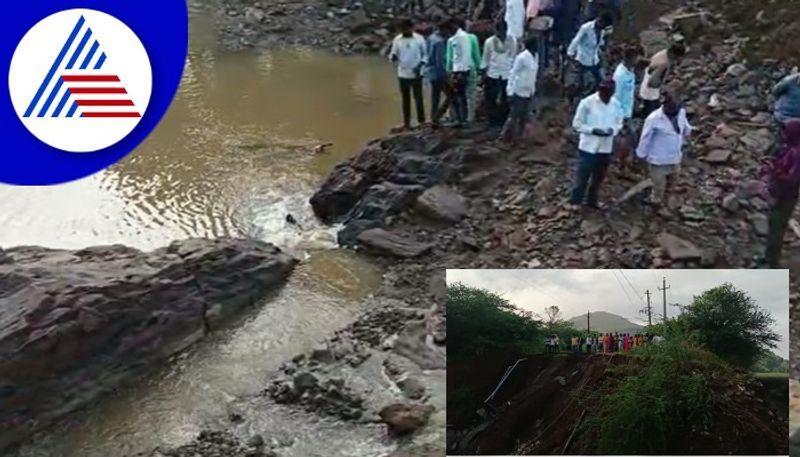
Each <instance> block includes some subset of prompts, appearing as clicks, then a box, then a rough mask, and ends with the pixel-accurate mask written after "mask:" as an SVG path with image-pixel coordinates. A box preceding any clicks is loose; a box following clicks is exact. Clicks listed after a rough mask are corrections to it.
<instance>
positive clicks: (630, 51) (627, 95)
mask: <svg viewBox="0 0 800 457" xmlns="http://www.w3.org/2000/svg"><path fill="white" fill-rule="evenodd" d="M638 58H639V51H638V50H636V49H635V48H627V49H625V52H624V54H623V61H622V62H620V63H619V65H617V69H616V70H615V71H614V84H615V85H616V89H615V91H614V98H616V99H617V101H618V102H619V104H620V106H621V107H622V119H623V120H622V132H620V134H621V135H622V137H621V138H622V139H623V140H624V143H626V144H623V145H620V149H621V150H620V151H619V154H620V158H621V160H622V163H625V164H627V159H628V155H629V154H630V151H632V150H633V149H634V148H635V143H636V139H635V138H636V137H635V133H634V128H633V122H632V120H633V106H634V104H635V94H636V74H635V73H634V67H635V65H636V60H637V59H638Z"/></svg>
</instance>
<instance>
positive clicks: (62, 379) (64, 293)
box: [0, 239, 295, 449]
mask: <svg viewBox="0 0 800 457" xmlns="http://www.w3.org/2000/svg"><path fill="white" fill-rule="evenodd" d="M3 258H4V261H3V262H2V263H1V264H0V449H3V448H4V447H6V446H8V445H9V444H12V443H14V442H15V441H19V440H21V439H23V438H25V437H26V436H27V434H28V433H30V432H32V431H34V430H36V429H37V428H40V427H42V426H44V425H47V424H48V423H49V422H51V421H53V420H55V419H57V418H59V417H60V416H63V415H65V414H68V413H70V412H72V411H73V410H75V409H77V408H79V407H80V406H83V405H85V404H86V403H87V402H89V401H91V400H93V399H94V398H96V397H97V396H99V395H100V394H102V393H104V392H107V391H109V390H111V389H114V388H116V387H118V386H119V385H121V384H122V383H123V382H126V381H130V380H132V379H133V378H134V377H136V376H137V375H140V374H142V373H143V372H144V371H146V370H147V369H148V368H150V367H152V366H154V365H155V364H156V363H157V362H159V361H162V360H164V359H166V358H168V357H169V356H171V355H173V354H175V353H177V352H179V351H181V350H183V349H185V348H187V347H188V346H190V345H192V344H193V343H195V342H196V341H198V340H200V339H202V338H203V337H204V335H205V334H206V333H207V332H208V331H210V330H212V329H214V328H216V327H218V326H219V325H221V324H222V323H223V322H224V321H225V320H226V319H227V318H230V317H232V316H235V315H237V314H238V313H240V312H241V311H242V310H243V309H244V308H246V307H248V306H251V305H253V304H254V303H255V302H256V301H257V300H259V299H261V298H263V297H264V296H265V294H267V293H268V292H270V291H272V290H275V289H276V288H277V287H279V285H280V284H282V283H283V281H284V280H285V279H286V277H287V276H288V275H289V273H290V272H291V271H292V269H293V267H294V265H295V260H294V259H293V258H291V257H290V256H288V255H287V254H284V253H283V252H281V251H280V250H279V249H278V248H277V247H275V246H273V245H270V244H267V243H264V242H260V241H255V240H242V239H217V240H207V239H189V240H185V241H179V242H174V243H172V244H171V245H169V246H168V247H165V248H162V249H157V250H155V251H152V252H148V253H144V252H141V251H138V250H136V249H132V248H128V247H125V246H119V245H115V246H101V247H92V248H87V249H82V250H79V251H65V250H54V249H46V248H39V247H19V248H13V249H8V250H5V251H4V252H3Z"/></svg>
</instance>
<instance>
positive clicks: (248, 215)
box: [0, 0, 398, 457]
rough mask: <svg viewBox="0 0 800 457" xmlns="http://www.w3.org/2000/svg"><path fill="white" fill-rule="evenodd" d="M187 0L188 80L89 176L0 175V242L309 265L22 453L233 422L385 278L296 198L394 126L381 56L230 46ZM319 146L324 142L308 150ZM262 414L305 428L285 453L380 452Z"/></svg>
mask: <svg viewBox="0 0 800 457" xmlns="http://www.w3.org/2000/svg"><path fill="white" fill-rule="evenodd" d="M189 4H190V20H191V27H190V30H191V36H190V52H189V57H188V62H187V66H186V70H185V73H184V78H183V83H182V85H181V88H180V91H179V93H178V95H177V97H176V99H175V100H174V102H173V104H172V106H171V108H170V110H169V112H168V113H167V115H166V116H165V118H164V120H163V121H162V123H161V124H160V125H159V127H158V128H157V129H156V131H155V132H154V133H153V134H152V135H151V136H150V137H149V138H148V139H147V140H146V141H145V142H144V143H143V144H142V145H141V146H140V147H139V148H138V149H137V150H136V151H134V152H133V153H132V154H131V155H130V156H128V157H127V158H126V159H125V160H123V161H122V162H120V163H119V164H117V165H115V166H113V167H111V168H110V169H108V170H106V171H104V172H101V173H99V174H97V175H94V176H91V177H89V178H86V179H83V180H80V181H76V182H72V183H68V184H64V185H61V186H56V187H31V188H18V187H7V186H3V187H0V208H2V210H1V211H0V226H2V227H3V230H2V231H0V245H2V246H4V247H9V246H16V245H24V244H35V245H42V246H49V247H58V248H81V247H85V246H90V245H98V244H110V243H122V244H126V245H130V246H134V247H138V248H141V249H152V248H155V247H159V246H163V245H166V244H168V243H169V242H170V241H172V240H174V239H181V238H186V237H191V236H201V237H218V236H227V235H231V236H240V235H245V236H254V237H258V238H261V239H264V240H267V241H270V242H273V243H275V244H278V245H279V246H281V247H284V248H286V249H288V250H289V251H291V252H292V253H293V254H295V255H296V256H298V257H300V258H303V259H304V262H303V263H301V264H300V266H299V267H298V268H297V270H296V272H295V273H294V275H293V276H292V277H291V279H290V281H289V283H288V285H287V286H286V287H285V288H283V289H282V290H281V291H280V292H279V293H278V294H277V296H274V297H271V298H270V299H269V300H266V301H265V303H263V304H262V305H260V306H259V307H258V308H256V309H255V310H253V311H252V312H251V313H250V314H248V315H247V316H244V317H243V318H242V319H241V320H240V322H238V323H236V324H235V325H232V326H231V327H230V328H229V329H228V330H226V331H220V332H217V333H216V334H214V335H212V336H211V337H210V338H209V339H208V340H206V341H204V342H202V343H200V344H198V345H197V346H196V347H194V348H193V349H191V350H190V351H189V352H188V353H186V354H183V355H181V356H180V357H179V358H178V360H175V361H173V362H172V363H170V364H169V365H168V366H166V367H164V368H162V369H160V370H158V371H157V372H156V373H154V374H153V375H151V376H149V377H147V378H146V379H145V380H143V381H142V382H139V383H136V384H135V385H133V386H129V387H126V388H123V389H120V390H119V391H118V392H115V393H114V394H113V395H110V396H108V397H105V398H103V399H101V400H100V401H99V402H97V403H96V404H94V405H92V406H90V407H88V408H86V409H85V410H83V411H81V412H79V413H76V414H73V415H72V417H70V418H68V419H67V420H65V421H64V422H63V423H61V424H59V425H57V426H55V427H54V428H53V429H51V430H48V431H46V432H44V433H41V434H39V435H38V436H37V437H36V438H35V439H34V440H33V441H32V443H31V444H29V445H26V446H24V447H23V448H22V450H21V451H20V455H21V456H24V457H40V456H59V457H72V456H75V457H78V456H80V457H111V456H121V455H124V454H127V453H131V452H137V451H142V450H147V449H150V448H152V447H154V446H156V445H158V444H166V445H178V444H182V443H184V442H187V441H189V440H191V439H192V438H193V437H195V436H196V434H197V433H198V432H199V431H200V430H201V429H202V428H203V427H206V426H212V427H213V426H221V425H229V424H225V421H226V417H227V415H228V413H229V412H231V411H230V408H231V406H230V405H231V402H232V400H233V399H235V398H237V397H242V396H244V397H247V396H252V395H254V394H256V393H257V392H258V391H259V389H261V388H263V387H264V384H265V380H266V378H267V376H268V374H269V373H270V372H271V371H273V370H275V369H276V368H277V367H278V366H279V365H280V364H281V363H282V362H284V361H286V360H288V359H290V358H291V357H293V356H294V355H296V354H298V353H300V352H303V351H305V350H308V349H310V348H312V347H313V346H314V345H315V344H316V343H318V342H319V341H320V340H322V339H323V338H325V337H326V336H327V335H328V334H330V333H331V332H332V331H334V330H336V329H338V328H341V327H343V326H344V325H346V324H347V323H348V322H350V321H351V320H352V318H353V317H354V316H355V315H356V314H357V313H358V312H359V311H360V306H361V304H360V303H361V300H362V299H363V298H364V297H366V296H367V295H369V294H370V293H372V292H373V291H374V290H375V289H376V287H377V286H378V284H379V282H380V272H379V271H378V270H377V269H376V268H375V267H374V265H371V264H370V263H369V262H368V261H367V260H366V259H364V258H361V257H358V256H357V255H355V254H352V253H348V252H346V251H341V250H335V249H334V248H335V243H334V241H335V238H334V230H331V229H330V228H327V227H323V226H321V225H320V224H319V223H318V222H316V221H315V219H314V217H313V214H312V212H311V209H310V207H309V205H308V203H307V201H308V198H309V197H310V195H311V193H312V192H313V189H314V186H315V185H316V184H317V183H318V182H319V181H320V180H321V179H322V177H323V176H324V175H325V174H326V173H327V172H329V171H330V169H331V168H332V167H333V165H334V164H335V163H337V162H339V161H340V160H342V159H343V158H345V157H347V156H349V155H351V154H353V153H354V152H356V151H358V150H359V149H360V148H361V147H362V146H363V145H364V144H365V143H366V141H368V140H369V139H371V138H374V137H377V136H380V135H382V134H384V133H385V132H386V130H387V128H388V127H390V126H391V125H392V124H394V123H396V121H397V114H398V113H397V111H398V109H397V102H396V100H395V94H396V82H395V78H394V74H393V70H392V68H391V67H390V66H389V65H387V63H386V62H384V61H383V60H382V59H379V58H345V57H338V56H331V55H326V54H321V53H315V52H310V51H292V52H256V51H248V52H228V51H225V50H223V49H221V48H220V47H219V45H218V39H217V37H216V36H215V33H214V28H213V26H212V25H211V23H212V22H211V17H212V12H211V11H212V10H211V8H213V0H194V1H190V2H189ZM328 142H330V143H333V145H332V146H330V147H329V148H326V151H325V152H324V153H321V154H316V153H314V152H313V150H314V147H315V146H316V145H318V144H322V143H328ZM287 214H292V215H293V216H294V217H295V218H296V219H297V221H298V222H299V225H300V227H299V228H298V227H296V226H292V225H290V224H288V223H287V222H286V221H285V218H286V215H287ZM260 416H261V417H260V419H259V420H260V422H261V423H262V424H264V423H265V422H266V423H267V425H269V424H272V425H273V426H274V429H275V430H276V433H281V430H284V431H291V432H292V435H293V436H300V437H305V438H307V439H301V440H298V444H297V445H295V446H293V447H292V448H290V450H288V451H286V453H285V454H282V455H287V456H312V455H321V456H322V455H324V456H326V457H332V456H338V455H341V456H346V455H364V456H369V455H376V456H377V455H381V453H382V452H384V451H385V449H386V447H385V445H384V443H383V439H382V437H381V435H380V433H379V431H378V430H377V429H375V430H374V433H369V432H365V431H364V428H361V429H356V428H351V427H350V426H348V425H346V424H339V423H336V422H326V421H325V420H319V419H315V418H312V417H306V416H304V415H303V414H302V413H296V412H290V411H288V410H283V409H281V408H279V407H274V408H273V409H272V410H270V411H262V412H261V413H260ZM315 421H316V422H315ZM368 430H369V429H368ZM308 443H316V444H308Z"/></svg>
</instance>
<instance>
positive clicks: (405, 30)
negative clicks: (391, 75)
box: [389, 19, 428, 129]
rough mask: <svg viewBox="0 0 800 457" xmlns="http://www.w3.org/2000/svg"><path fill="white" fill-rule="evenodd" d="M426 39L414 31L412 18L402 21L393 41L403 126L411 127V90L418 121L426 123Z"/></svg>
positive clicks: (393, 55) (393, 57)
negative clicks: (424, 85)
mask: <svg viewBox="0 0 800 457" xmlns="http://www.w3.org/2000/svg"><path fill="white" fill-rule="evenodd" d="M425 48H426V46H425V39H424V38H423V37H422V35H419V34H418V33H415V32H414V23H413V22H411V19H403V20H402V21H401V22H400V35H398V36H397V37H395V39H394V41H393V42H392V49H391V51H390V52H389V57H390V58H391V59H392V62H394V64H395V65H397V76H398V79H399V81H400V93H401V95H402V97H403V128H405V129H409V128H411V92H412V91H413V92H414V105H416V108H417V121H418V122H419V124H420V125H422V124H424V123H425V106H424V104H423V102H422V67H423V65H425V64H426V63H427V62H428V54H427V51H426V49H425Z"/></svg>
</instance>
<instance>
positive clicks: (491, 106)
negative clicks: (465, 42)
mask: <svg viewBox="0 0 800 457" xmlns="http://www.w3.org/2000/svg"><path fill="white" fill-rule="evenodd" d="M516 55H517V42H516V40H515V39H514V37H512V36H509V35H508V33H507V31H506V23H505V22H502V21H500V22H498V23H497V24H496V26H495V34H494V35H493V36H491V37H489V39H488V40H486V43H484V45H483V59H482V61H481V70H483V71H484V72H486V74H485V78H486V79H485V82H486V84H485V86H486V94H485V95H486V108H487V111H488V113H489V124H491V125H493V126H495V127H499V126H502V125H503V124H504V123H505V121H506V119H507V118H508V93H507V92H506V90H507V88H508V87H507V86H508V76H509V74H510V73H511V67H512V66H513V65H514V57H515V56H516Z"/></svg>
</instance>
